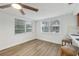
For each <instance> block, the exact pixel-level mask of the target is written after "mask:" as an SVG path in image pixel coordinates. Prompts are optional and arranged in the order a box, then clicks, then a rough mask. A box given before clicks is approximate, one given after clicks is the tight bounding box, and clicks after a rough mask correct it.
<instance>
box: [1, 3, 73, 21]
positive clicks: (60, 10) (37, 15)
mask: <svg viewBox="0 0 79 59" xmlns="http://www.w3.org/2000/svg"><path fill="white" fill-rule="evenodd" d="M0 5H4V4H0ZM26 5H30V6H33V7H36V8H38V9H39V11H38V12H34V11H30V10H28V9H24V11H25V13H26V15H24V16H23V15H21V13H20V12H19V11H18V10H16V9H14V8H12V7H10V8H6V9H0V11H1V12H3V13H7V14H10V15H15V16H20V17H24V18H31V19H34V20H38V19H43V18H48V17H55V16H59V15H63V14H66V13H71V12H72V11H73V4H72V5H68V4H67V3H65V4H64V3H30V4H29V3H27V4H26Z"/></svg>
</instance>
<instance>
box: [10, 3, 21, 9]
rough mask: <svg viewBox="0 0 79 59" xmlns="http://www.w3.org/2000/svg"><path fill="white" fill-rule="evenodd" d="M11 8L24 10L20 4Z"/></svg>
mask: <svg viewBox="0 0 79 59" xmlns="http://www.w3.org/2000/svg"><path fill="white" fill-rule="evenodd" d="M11 6H12V7H13V8H15V9H22V7H21V6H20V5H19V4H12V5H11Z"/></svg>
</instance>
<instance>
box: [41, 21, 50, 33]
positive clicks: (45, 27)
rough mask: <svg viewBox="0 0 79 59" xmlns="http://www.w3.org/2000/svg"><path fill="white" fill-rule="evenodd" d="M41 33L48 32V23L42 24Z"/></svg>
mask: <svg viewBox="0 0 79 59" xmlns="http://www.w3.org/2000/svg"><path fill="white" fill-rule="evenodd" d="M42 32H49V22H46V21H43V22H42Z"/></svg>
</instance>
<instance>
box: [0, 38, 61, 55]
mask: <svg viewBox="0 0 79 59" xmlns="http://www.w3.org/2000/svg"><path fill="white" fill-rule="evenodd" d="M59 49H60V45H58V44H55V43H50V42H47V41H42V40H38V39H35V40H31V41H29V42H25V43H23V44H19V45H17V46H14V47H11V48H8V49H4V50H2V51H0V56H59V55H60V52H59Z"/></svg>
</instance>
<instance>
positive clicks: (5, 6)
mask: <svg viewBox="0 0 79 59" xmlns="http://www.w3.org/2000/svg"><path fill="white" fill-rule="evenodd" d="M10 6H11V4H7V5H3V6H0V8H2V9H4V8H8V7H10Z"/></svg>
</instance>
